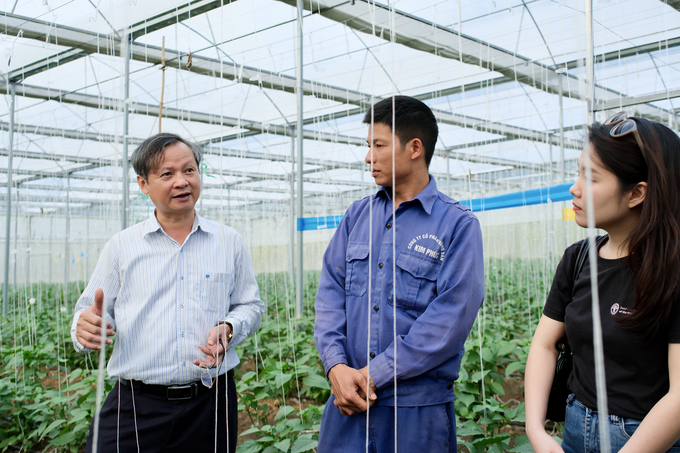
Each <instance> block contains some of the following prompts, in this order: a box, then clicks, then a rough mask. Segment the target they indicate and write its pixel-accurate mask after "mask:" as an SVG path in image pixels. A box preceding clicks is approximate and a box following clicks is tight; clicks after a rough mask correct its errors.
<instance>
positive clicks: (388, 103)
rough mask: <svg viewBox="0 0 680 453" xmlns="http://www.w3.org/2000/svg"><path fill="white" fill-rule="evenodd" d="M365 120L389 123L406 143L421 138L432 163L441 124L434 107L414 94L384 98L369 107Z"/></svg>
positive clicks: (426, 161)
mask: <svg viewBox="0 0 680 453" xmlns="http://www.w3.org/2000/svg"><path fill="white" fill-rule="evenodd" d="M392 103H394V122H395V125H394V126H393V125H392ZM363 122H364V124H369V125H370V124H371V123H380V124H384V125H386V126H389V127H390V129H392V130H393V131H394V135H396V136H397V137H399V141H400V142H401V144H402V146H403V145H405V144H406V143H408V142H410V141H411V140H413V139H414V138H419V139H420V141H421V142H423V148H425V163H426V164H427V166H428V167H429V166H430V162H431V161H432V156H433V155H434V147H435V145H436V144H437V136H438V135H439V127H438V126H437V119H436V118H435V117H434V114H433V113H432V110H430V107H428V106H427V105H425V104H424V103H423V102H421V101H419V100H418V99H416V98H412V97H410V96H394V98H391V97H390V98H387V99H383V100H382V101H380V102H378V103H376V104H375V105H374V106H373V107H371V108H370V109H368V112H366V115H364V121H363Z"/></svg>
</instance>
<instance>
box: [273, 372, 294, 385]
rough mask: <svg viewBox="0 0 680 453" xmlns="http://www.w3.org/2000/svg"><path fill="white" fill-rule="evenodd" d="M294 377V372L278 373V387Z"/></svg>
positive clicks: (276, 380)
mask: <svg viewBox="0 0 680 453" xmlns="http://www.w3.org/2000/svg"><path fill="white" fill-rule="evenodd" d="M292 377H293V375H292V374H286V373H276V379H275V382H276V386H277V387H283V386H284V385H285V384H286V382H288V381H290V380H291V378H292Z"/></svg>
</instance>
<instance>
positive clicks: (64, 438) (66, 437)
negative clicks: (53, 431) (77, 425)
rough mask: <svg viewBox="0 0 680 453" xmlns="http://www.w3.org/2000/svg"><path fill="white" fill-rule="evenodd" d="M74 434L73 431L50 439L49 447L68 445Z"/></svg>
mask: <svg viewBox="0 0 680 453" xmlns="http://www.w3.org/2000/svg"><path fill="white" fill-rule="evenodd" d="M76 434H77V433H75V432H74V431H68V432H66V433H64V434H62V435H61V436H59V437H57V438H56V439H52V440H51V441H50V445H54V446H55V447H62V446H64V445H68V444H70V443H72V442H73V441H74V440H75V438H76Z"/></svg>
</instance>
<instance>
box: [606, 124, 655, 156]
mask: <svg viewBox="0 0 680 453" xmlns="http://www.w3.org/2000/svg"><path fill="white" fill-rule="evenodd" d="M602 124H604V125H605V126H612V128H611V129H610V130H609V135H611V136H612V137H614V138H618V137H623V136H624V135H628V134H633V135H634V136H635V140H636V141H637V144H638V146H639V147H640V152H641V153H642V158H643V159H644V160H645V163H647V155H646V154H645V147H644V146H643V145H642V140H641V139H640V133H639V132H638V127H637V123H636V122H635V120H634V119H633V118H632V117H628V114H627V113H626V112H619V113H617V114H615V115H613V116H610V117H609V118H608V119H607V120H606V121H605V122H604V123H602Z"/></svg>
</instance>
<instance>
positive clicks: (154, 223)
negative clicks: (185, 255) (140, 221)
mask: <svg viewBox="0 0 680 453" xmlns="http://www.w3.org/2000/svg"><path fill="white" fill-rule="evenodd" d="M199 228H200V229H201V231H205V232H206V233H208V234H210V235H212V236H214V235H215V229H214V228H213V227H212V225H210V223H209V222H208V221H207V220H206V219H204V218H203V217H201V216H200V215H198V212H196V210H194V224H193V226H192V227H191V233H193V232H194V231H196V230H197V229H199ZM143 229H144V231H143V233H142V235H143V236H146V235H147V234H150V233H155V232H157V231H163V227H162V226H161V224H160V222H159V221H158V219H157V218H156V211H155V210H154V215H152V216H151V217H149V220H147V221H146V222H145V224H144V227H143ZM191 233H189V234H191Z"/></svg>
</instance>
